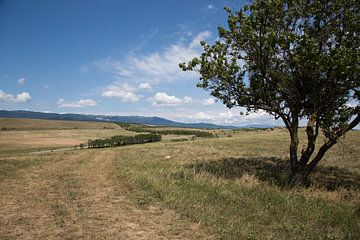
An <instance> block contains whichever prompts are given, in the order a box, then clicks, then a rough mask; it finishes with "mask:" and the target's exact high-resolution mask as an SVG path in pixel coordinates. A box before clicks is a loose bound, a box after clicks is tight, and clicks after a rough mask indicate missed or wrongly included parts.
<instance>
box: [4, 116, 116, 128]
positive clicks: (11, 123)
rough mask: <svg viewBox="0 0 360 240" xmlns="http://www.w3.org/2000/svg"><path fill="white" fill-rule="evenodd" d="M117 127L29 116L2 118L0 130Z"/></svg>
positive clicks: (108, 124)
mask: <svg viewBox="0 0 360 240" xmlns="http://www.w3.org/2000/svg"><path fill="white" fill-rule="evenodd" d="M107 128H109V129H116V128H119V126H118V125H117V124H115V123H108V122H87V121H63V120H42V119H27V118H0V130H1V129H3V130H6V129H7V130H46V129H107Z"/></svg>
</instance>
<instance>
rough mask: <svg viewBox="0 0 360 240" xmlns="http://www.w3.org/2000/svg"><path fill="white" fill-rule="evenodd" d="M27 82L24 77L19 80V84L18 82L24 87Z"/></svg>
mask: <svg viewBox="0 0 360 240" xmlns="http://www.w3.org/2000/svg"><path fill="white" fill-rule="evenodd" d="M25 81H26V78H24V77H22V78H19V79H18V81H17V82H18V85H24V83H25Z"/></svg>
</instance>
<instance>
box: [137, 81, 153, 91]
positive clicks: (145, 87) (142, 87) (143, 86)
mask: <svg viewBox="0 0 360 240" xmlns="http://www.w3.org/2000/svg"><path fill="white" fill-rule="evenodd" d="M139 90H143V91H150V90H151V85H150V84H149V83H147V82H143V83H140V84H139Z"/></svg>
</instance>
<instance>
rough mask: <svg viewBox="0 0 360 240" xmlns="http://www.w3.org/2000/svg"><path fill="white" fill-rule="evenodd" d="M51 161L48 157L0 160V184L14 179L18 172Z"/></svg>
mask: <svg viewBox="0 0 360 240" xmlns="http://www.w3.org/2000/svg"><path fill="white" fill-rule="evenodd" d="M51 160H52V159H51V158H48V157H33V158H25V159H13V158H12V159H0V182H1V181H3V180H4V179H7V178H14V177H16V176H17V173H18V171H19V170H22V169H25V168H28V167H32V166H37V165H40V164H43V163H45V162H47V161H51Z"/></svg>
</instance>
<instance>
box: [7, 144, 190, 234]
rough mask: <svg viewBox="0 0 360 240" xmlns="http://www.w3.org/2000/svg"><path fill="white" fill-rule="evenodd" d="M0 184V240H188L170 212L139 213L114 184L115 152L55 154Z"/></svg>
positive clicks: (186, 226)
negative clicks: (113, 166)
mask: <svg viewBox="0 0 360 240" xmlns="http://www.w3.org/2000/svg"><path fill="white" fill-rule="evenodd" d="M54 157H57V158H59V159H57V160H56V161H55V162H51V163H47V164H44V165H41V166H36V167H31V168H28V169H26V170H23V172H22V173H21V174H20V177H19V178H17V179H8V180H5V181H3V182H2V183H0V239H190V238H194V231H196V229H195V227H196V226H194V225H192V223H191V222H188V221H186V220H184V219H181V218H180V217H179V216H178V215H177V214H176V213H175V212H173V211H171V210H168V209H161V208H157V207H150V208H148V209H142V208H139V207H138V206H137V205H136V204H134V202H133V201H131V200H130V199H129V198H128V197H127V195H126V190H125V189H123V188H122V186H119V185H118V183H117V184H116V181H114V179H113V176H112V174H111V172H112V161H113V159H114V157H115V154H114V153H113V150H111V149H109V150H99V151H83V152H80V151H76V152H71V153H63V154H59V153H57V154H54Z"/></svg>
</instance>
